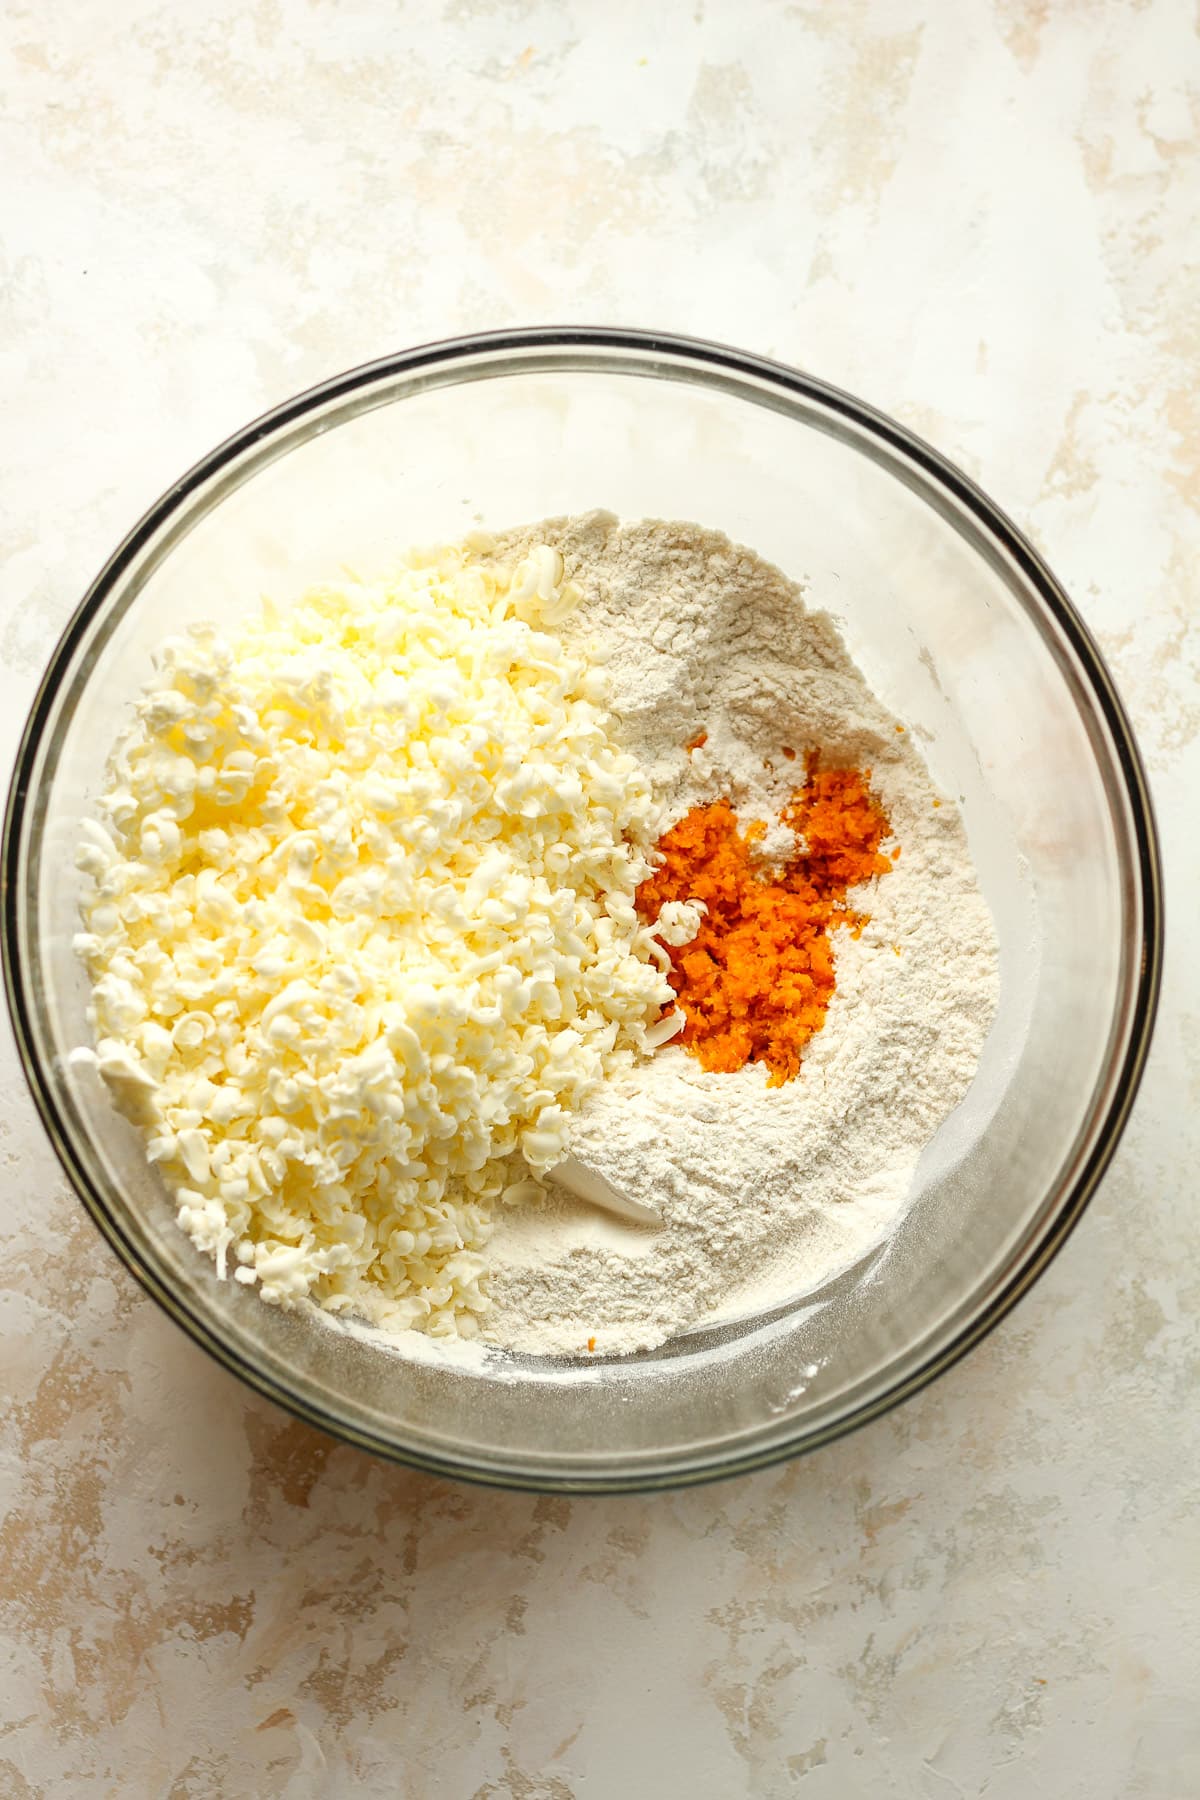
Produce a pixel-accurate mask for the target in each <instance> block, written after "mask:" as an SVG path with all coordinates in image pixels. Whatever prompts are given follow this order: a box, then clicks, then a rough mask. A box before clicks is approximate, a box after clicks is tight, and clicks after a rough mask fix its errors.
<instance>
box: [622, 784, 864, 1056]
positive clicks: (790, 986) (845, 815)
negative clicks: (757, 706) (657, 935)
mask: <svg viewBox="0 0 1200 1800" xmlns="http://www.w3.org/2000/svg"><path fill="white" fill-rule="evenodd" d="M806 768H807V775H808V780H807V783H806V785H805V786H804V787H803V788H801V789H800V790H799V792H798V793H797V794H796V795H795V798H794V799H793V801H792V803H791V805H790V806H788V807H787V808H785V810H784V812H783V813H782V814H781V817H782V820H783V822H784V824H786V825H788V826H790V827H791V829H792V830H794V831H795V832H796V833H797V836H798V839H799V843H800V848H799V849H798V850H797V853H796V855H795V856H794V857H793V858H792V860H791V861H790V862H788V864H787V865H786V866H785V867H784V868H783V870H782V871H780V872H779V873H778V874H776V875H769V874H767V873H764V871H763V869H762V868H761V866H760V865H758V864H757V863H756V862H755V859H754V856H753V851H752V846H753V844H754V842H755V840H756V839H757V838H758V837H761V836H762V835H763V833H764V830H765V827H764V826H762V825H761V824H760V825H757V826H754V825H752V826H751V827H750V828H749V830H748V831H746V832H745V833H742V832H740V831H739V830H738V822H737V815H736V814H735V813H734V811H733V809H732V807H731V806H730V805H729V803H728V801H725V800H719V801H716V802H715V803H713V804H712V805H709V806H698V807H693V809H692V810H691V811H690V812H689V813H687V814H685V816H684V817H683V818H682V819H680V821H679V822H678V824H676V825H674V826H672V828H671V830H670V831H668V832H667V833H666V834H665V835H664V836H663V838H662V839H661V840H660V842H659V846H658V847H659V850H660V851H661V853H662V857H663V861H662V865H661V867H660V868H659V869H658V870H657V871H656V872H655V873H654V874H653V875H651V876H650V877H649V878H648V880H646V881H644V882H643V883H642V885H641V886H640V887H639V889H638V895H637V903H638V908H639V910H640V912H641V914H642V916H643V918H646V919H655V918H657V917H658V916H659V914H660V911H661V909H662V908H663V907H664V906H665V905H669V904H670V903H671V902H678V901H693V902H701V903H702V904H703V906H704V908H705V909H706V910H705V912H704V916H703V918H702V921H701V923H700V926H699V929H698V931H697V933H696V935H695V936H694V937H693V938H692V939H691V941H690V942H689V943H687V944H684V945H679V946H676V945H670V940H669V938H666V934H665V933H664V934H663V935H664V940H665V941H666V942H667V943H668V944H669V945H670V950H669V954H670V956H671V964H672V968H671V976H670V981H671V986H672V987H673V988H674V990H675V993H676V995H677V997H678V999H679V1003H680V1005H681V1007H682V1010H683V1012H684V1014H685V1017H686V1019H687V1023H686V1025H685V1027H684V1031H683V1036H682V1039H681V1040H680V1041H681V1042H682V1043H683V1044H684V1045H685V1046H686V1047H687V1048H688V1049H689V1050H691V1051H692V1052H693V1053H694V1054H695V1056H696V1057H697V1058H698V1059H699V1061H700V1063H701V1064H702V1065H703V1067H704V1068H706V1069H713V1070H722V1071H726V1072H728V1071H732V1070H735V1069H740V1068H742V1067H743V1066H744V1065H745V1064H746V1063H748V1062H762V1063H765V1064H766V1066H767V1068H768V1070H769V1071H770V1076H769V1085H771V1086H772V1087H778V1086H779V1085H780V1084H781V1083H783V1082H785V1081H787V1080H789V1079H790V1078H791V1077H792V1076H794V1075H795V1074H797V1073H798V1071H799V1068H800V1057H801V1053H802V1051H803V1049H804V1046H805V1044H807V1043H808V1041H809V1039H810V1038H811V1037H812V1035H813V1033H814V1032H816V1031H819V1030H820V1028H821V1026H822V1025H823V1023H824V1021H825V1011H826V1008H827V1007H828V1005H829V1001H830V998H831V997H832V994H833V991H834V986H835V975H834V964H833V951H832V946H831V944H830V941H829V933H830V930H831V929H832V928H833V927H834V926H836V925H848V926H850V927H851V929H853V930H855V931H858V930H861V928H862V926H863V925H864V924H865V923H866V917H865V915H864V914H861V913H856V912H854V911H852V910H850V909H849V908H848V907H847V905H846V893H847V890H848V889H849V888H852V887H856V886H858V885H859V884H860V883H862V882H864V881H869V880H870V879H871V877H872V876H874V875H880V874H882V873H884V871H885V870H887V869H890V868H891V866H892V859H891V858H890V857H888V856H886V855H883V854H882V853H881V851H880V845H881V844H882V843H883V842H884V840H885V839H886V838H887V836H888V834H889V825H888V820H887V818H886V816H885V814H884V812H883V809H882V808H881V806H880V805H879V803H878V801H877V800H876V799H875V798H874V797H873V795H872V794H871V792H870V788H869V785H868V783H869V779H870V777H869V772H867V773H863V772H861V771H859V770H857V769H822V768H821V767H820V765H819V762H818V759H817V757H816V755H815V754H814V755H810V756H809V757H808V759H807V764H806Z"/></svg>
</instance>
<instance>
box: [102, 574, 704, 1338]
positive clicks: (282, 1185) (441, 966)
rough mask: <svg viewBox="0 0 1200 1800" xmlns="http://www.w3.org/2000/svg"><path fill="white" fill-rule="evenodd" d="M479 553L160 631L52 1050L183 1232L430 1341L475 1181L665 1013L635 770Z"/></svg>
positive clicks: (536, 1145)
mask: <svg viewBox="0 0 1200 1800" xmlns="http://www.w3.org/2000/svg"><path fill="white" fill-rule="evenodd" d="M487 548H488V546H486V545H481V546H478V549H479V550H480V554H478V555H476V554H473V553H472V552H471V551H470V550H465V549H464V550H448V551H439V552H434V553H430V554H429V555H428V556H425V557H423V558H415V559H413V560H412V561H411V563H410V565H409V566H406V567H405V568H403V569H401V571H400V572H399V573H398V574H397V576H396V577H395V579H394V580H392V581H390V582H387V583H384V584H382V585H376V586H368V585H353V584H352V585H350V586H349V587H347V588H346V589H344V590H328V591H322V592H318V593H314V594H311V595H309V596H308V597H307V598H306V599H304V600H302V601H301V602H300V603H299V604H298V605H296V606H295V607H294V608H293V609H291V610H290V611H288V612H287V613H285V614H283V615H280V616H276V615H275V614H274V613H272V612H270V611H268V612H266V613H265V615H264V616H263V617H262V618H261V619H257V620H255V621H253V622H252V623H248V624H246V625H244V626H242V627H240V628H239V629H238V631H237V632H236V633H235V634H234V635H232V636H231V637H230V638H229V639H225V638H223V637H222V636H220V635H219V634H218V633H217V632H215V631H214V630H211V629H206V628H197V629H195V630H193V631H192V632H190V633H189V634H188V635H186V636H182V637H178V638H175V639H173V640H170V641H168V642H167V643H166V644H164V645H163V646H162V648H161V650H160V652H159V655H158V658H157V668H158V673H157V676H156V678H155V679H154V680H153V681H152V682H151V683H150V684H149V687H148V689H147V691H146V693H145V694H144V696H143V698H142V699H141V700H140V702H139V703H138V706H137V710H136V717H135V719H134V722H133V724H132V725H131V727H130V729H129V730H128V731H127V733H126V734H125V735H124V737H123V738H122V739H121V741H120V742H119V743H118V745H117V747H116V749H115V751H114V753H113V757H112V760H111V763H110V766H109V771H108V778H107V785H106V789H105V792H104V794H103V797H102V800H101V803H100V804H101V809H102V812H103V814H104V817H105V820H106V823H105V824H101V823H98V822H95V821H93V822H91V823H90V824H89V825H88V826H87V827H86V833H87V841H86V843H85V845H84V848H83V850H82V851H81V854H80V859H79V860H80V864H81V866H82V867H83V868H84V869H85V870H86V871H87V872H88V873H89V874H90V875H91V876H92V877H93V890H92V892H91V895H90V898H89V899H88V901H87V903H86V905H85V908H84V924H85V931H84V932H83V934H82V935H81V936H80V938H79V939H78V941H77V948H78V950H79V952H80V954H81V955H82V956H83V957H84V959H85V961H86V964H87V968H88V971H89V973H90V976H91V980H92V1008H91V1017H92V1023H93V1028H94V1033H95V1039H96V1047H95V1051H94V1052H84V1053H83V1055H84V1056H93V1057H94V1059H95V1061H96V1062H97V1064H98V1067H99V1069H100V1072H101V1074H102V1075H103V1076H104V1078H105V1079H106V1080H107V1082H108V1084H109V1086H110V1088H111V1089H112V1091H113V1093H114V1095H115V1096H116V1097H117V1100H118V1103H119V1104H120V1105H121V1106H122V1109H123V1110H124V1111H125V1112H126V1113H127V1114H129V1115H130V1116H131V1117H132V1118H134V1119H135V1120H136V1122H137V1123H138V1124H139V1125H140V1126H141V1127H142V1129H143V1132H144V1135H145V1139H146V1145H147V1150H148V1154H149V1156H150V1158H151V1159H152V1160H153V1161H154V1162H156V1163H158V1164H160V1165H161V1166H162V1168H163V1171H164V1174H165V1176H166V1178H167V1180H168V1183H169V1185H170V1186H171V1188H172V1189H173V1190H174V1193H175V1197H176V1200H177V1205H178V1217H179V1222H180V1224H181V1225H182V1226H183V1228H184V1229H185V1230H186V1231H187V1232H188V1234H189V1235H190V1236H191V1238H192V1239H193V1240H194V1241H195V1243H196V1244H197V1245H199V1246H200V1247H201V1248H202V1249H204V1250H206V1251H207V1252H208V1253H209V1254H210V1255H212V1256H213V1257H214V1258H215V1259H216V1261H217V1265H218V1269H219V1271H220V1272H221V1273H222V1274H224V1273H225V1270H226V1266H227V1263H232V1264H233V1265H234V1273H235V1275H236V1278H237V1279H238V1280H239V1281H241V1282H244V1283H246V1284H254V1283H257V1285H258V1287H259V1288H260V1291H261V1293H262V1294H263V1297H264V1298H266V1299H268V1300H272V1301H276V1302H280V1303H282V1304H290V1303H293V1302H294V1301H296V1300H297V1299H299V1298H301V1297H303V1296H305V1295H310V1296H311V1297H312V1298H313V1299H315V1300H317V1301H318V1302H319V1303H320V1304H321V1305H322V1306H324V1307H326V1308H328V1309H330V1310H334V1311H338V1310H343V1309H345V1310H350V1311H353V1312H355V1313H357V1314H359V1315H361V1316H365V1317H366V1318H368V1319H373V1320H376V1321H378V1322H381V1323H384V1324H387V1325H390V1326H393V1327H397V1328H402V1327H405V1326H414V1327H417V1328H419V1329H423V1330H426V1331H429V1332H432V1333H435V1334H452V1333H455V1332H457V1333H460V1334H466V1335H471V1334H473V1333H474V1332H475V1331H476V1329H477V1315H478V1314H479V1313H480V1312H481V1311H482V1310H483V1308H484V1306H485V1304H486V1299H485V1295H484V1292H483V1289H482V1288H481V1285H480V1278H481V1276H482V1274H483V1272H484V1263H483V1260H482V1258H481V1256H480V1255H479V1251H480V1250H481V1248H482V1246H483V1244H484V1242H485V1241H486V1238H487V1235H488V1230H489V1218H490V1207H491V1202H492V1201H493V1200H494V1199H495V1198H496V1197H497V1196H499V1195H500V1194H502V1193H503V1192H504V1191H505V1189H506V1187H507V1186H509V1185H523V1182H522V1176H524V1177H526V1178H527V1176H528V1171H529V1169H532V1170H533V1171H534V1172H535V1173H536V1172H541V1171H545V1170H547V1169H550V1168H552V1167H553V1166H554V1164H555V1163H557V1162H558V1161H559V1160H560V1159H561V1157H562V1156H563V1154H564V1153H565V1150H566V1144H567V1132H568V1118H569V1115H570V1113H571V1112H572V1110H573V1109H574V1108H576V1107H577V1106H578V1105H579V1104H580V1103H581V1102H582V1101H583V1100H585V1099H586V1098H587V1097H588V1096H589V1095H590V1094H591V1093H593V1092H594V1091H595V1090H596V1088H597V1087H598V1086H599V1084H600V1083H601V1082H602V1081H603V1079H604V1078H605V1076H606V1075H607V1074H609V1073H610V1072H611V1071H612V1070H613V1069H614V1068H615V1067H616V1066H618V1064H619V1063H621V1062H622V1061H623V1060H624V1061H628V1059H629V1056H630V1053H631V1051H632V1050H635V1049H641V1050H648V1049H650V1048H653V1046H654V1044H655V1043H657V1042H661V1041H662V1040H663V1038H664V1037H665V1036H667V1035H669V1034H670V1032H671V1031H672V1029H673V1028H674V1021H670V1020H668V1021H660V1020H659V1014H660V1011H661V1009H662V1008H663V1006H664V1005H668V1006H669V1005H670V1003H671V992H670V989H669V987H668V985H667V982H666V979H665V977H664V974H663V972H662V968H663V966H665V964H666V955H665V953H664V952H663V950H662V949H661V948H660V946H659V945H658V944H657V943H656V942H655V941H654V939H653V937H652V934H651V930H650V928H649V927H648V926H646V925H643V924H642V923H641V921H640V920H639V918H638V915H637V912H636V910H635V906H634V895H635V890H636V887H637V884H638V882H639V881H641V880H643V879H644V877H645V876H646V875H647V874H648V872H649V868H650V864H649V861H648V858H647V855H646V851H647V849H648V846H649V844H650V842H651V841H652V839H653V837H654V834H655V831H656V829H657V818H656V814H655V810H654V807H653V804H652V800H651V794H650V790H649V786H648V783H647V780H646V777H645V776H644V775H643V774H642V773H641V771H640V769H639V768H638V766H637V765H636V764H635V762H634V760H633V759H632V758H631V757H630V756H628V755H626V754H625V753H624V752H622V751H621V750H620V749H619V748H618V747H617V746H616V744H615V743H614V742H613V740H612V738H611V737H610V734H609V720H608V715H607V713H606V712H605V710H604V695H605V686H604V680H603V677H602V676H601V675H600V674H599V673H598V672H597V671H594V670H591V669H589V668H588V667H587V665H586V664H585V663H584V662H583V660H581V659H580V658H578V657H576V656H573V655H569V654H568V653H567V652H566V650H565V649H564V646H563V644H562V642H561V640H560V639H559V638H558V637H557V636H555V635H554V633H553V631H552V630H551V629H548V627H550V626H553V625H554V624H555V623H557V622H558V620H560V619H561V618H562V617H564V616H565V614H566V613H567V612H568V611H569V610H570V609H571V606H572V605H573V603H574V602H575V600H577V598H578V595H577V593H575V591H574V590H572V589H571V588H570V586H569V584H567V585H564V583H563V567H562V558H561V557H560V556H559V555H558V553H557V552H556V551H555V550H552V549H550V548H549V547H547V546H545V545H542V546H539V547H538V548H536V549H535V550H534V551H533V552H532V554H531V555H530V556H529V557H527V558H526V559H525V560H524V561H523V562H521V563H520V564H519V565H518V567H517V568H516V569H515V570H513V571H509V570H507V569H505V568H503V567H497V566H495V563H494V559H490V558H489V557H488V555H487V554H486V551H487ZM518 1153H520V1157H518ZM510 1158H511V1159H514V1161H513V1162H511V1163H510V1160H509V1159H510ZM520 1158H523V1161H522V1160H520Z"/></svg>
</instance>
